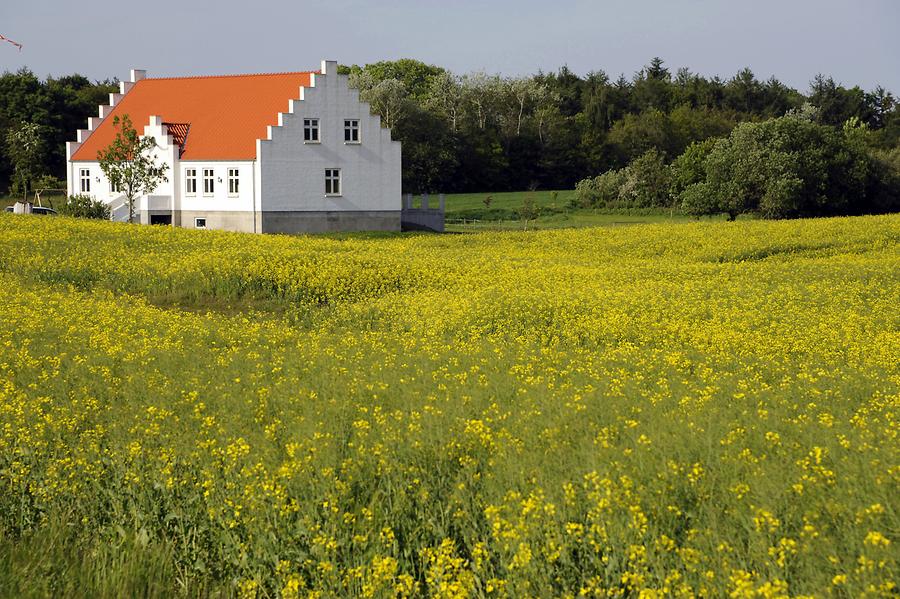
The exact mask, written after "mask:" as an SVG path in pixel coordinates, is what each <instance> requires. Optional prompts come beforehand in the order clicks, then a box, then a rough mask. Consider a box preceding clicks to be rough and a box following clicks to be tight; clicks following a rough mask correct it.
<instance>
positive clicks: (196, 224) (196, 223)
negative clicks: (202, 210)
mask: <svg viewBox="0 0 900 599" xmlns="http://www.w3.org/2000/svg"><path fill="white" fill-rule="evenodd" d="M201 220H202V221H203V224H202V225H201V224H200V221H201ZM194 228H195V229H205V228H206V217H205V216H197V217H194Z"/></svg>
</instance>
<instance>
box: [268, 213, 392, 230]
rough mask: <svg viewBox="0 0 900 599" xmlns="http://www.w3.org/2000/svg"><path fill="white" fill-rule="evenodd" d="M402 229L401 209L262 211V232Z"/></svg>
mask: <svg viewBox="0 0 900 599" xmlns="http://www.w3.org/2000/svg"><path fill="white" fill-rule="evenodd" d="M399 230H400V211H399V210H353V211H351V210H341V211H321V212H318V211H316V212H314V211H302V212H301V211H294V212H269V211H264V212H262V232H263V233H328V232H333V231H399Z"/></svg>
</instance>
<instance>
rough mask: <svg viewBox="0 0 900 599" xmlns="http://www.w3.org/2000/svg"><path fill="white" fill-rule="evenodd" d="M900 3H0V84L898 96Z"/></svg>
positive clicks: (516, 0) (703, 0) (833, 0)
mask: <svg viewBox="0 0 900 599" xmlns="http://www.w3.org/2000/svg"><path fill="white" fill-rule="evenodd" d="M898 31H900V0H630V1H626V0H594V1H588V0H555V1H547V0H544V1H537V0H495V1H491V2H488V1H481V2H478V1H475V0H443V1H440V0H417V1H414V0H380V1H367V2H364V1H361V0H327V1H326V0H291V1H289V2H276V1H274V0H244V1H240V2H239V1H236V0H151V1H143V2H136V1H132V0H120V1H118V2H116V1H114V0H102V1H101V0H0V34H2V35H4V36H6V37H8V38H11V39H13V40H15V41H17V42H20V43H21V44H23V46H24V48H23V49H22V51H21V52H20V51H17V49H16V48H15V47H14V46H12V45H11V44H0V71H4V70H10V71H14V70H17V69H19V68H21V67H28V68H29V69H31V70H32V71H34V72H35V73H36V74H37V75H39V76H42V77H43V76H47V75H53V76H60V75H67V74H72V73H80V74H82V75H85V76H87V77H89V78H91V79H105V78H112V77H118V78H120V79H127V78H128V73H129V70H130V69H131V68H144V69H147V70H148V75H149V76H151V77H153V76H177V75H215V74H228V73H258V72H279V71H305V70H314V69H317V68H318V67H319V64H320V61H321V60H322V59H325V58H327V59H330V60H337V61H338V62H340V63H341V64H365V63H370V62H376V61H379V60H392V59H397V58H416V59H419V60H422V61H424V62H427V63H431V64H436V65H440V66H443V67H445V68H448V69H450V70H451V71H454V72H456V73H465V72H470V71H476V70H485V71H487V72H490V73H501V74H503V75H526V74H532V73H536V72H538V71H544V72H547V71H555V70H557V69H558V68H559V67H560V66H562V65H567V66H568V67H569V68H570V69H572V70H573V71H575V72H576V73H578V74H580V75H584V74H586V73H587V72H589V71H595V70H603V71H605V72H606V73H607V74H609V75H610V76H611V77H613V78H615V77H617V76H618V75H619V74H622V73H624V74H625V75H626V76H628V77H630V76H631V75H633V74H634V72H636V71H637V70H639V69H640V68H641V67H642V66H643V65H645V64H647V63H648V62H649V61H650V59H651V58H653V57H654V56H659V57H661V58H663V59H664V60H665V61H666V64H667V65H668V66H669V68H670V69H671V70H672V72H673V73H674V72H675V70H676V69H678V68H679V67H683V66H685V67H688V68H690V69H691V70H692V71H694V72H697V73H700V74H703V75H706V76H712V75H720V76H722V77H724V78H728V77H731V76H732V75H734V74H735V73H736V72H737V71H738V70H740V69H742V68H744V67H749V68H751V69H752V70H753V72H754V73H756V75H757V77H758V78H760V79H768V78H769V77H771V76H773V75H774V76H775V77H777V78H779V79H780V80H781V81H782V82H784V83H786V84H788V85H791V86H792V87H795V88H797V89H799V90H800V91H804V92H805V91H807V90H808V88H809V82H810V80H811V79H812V78H813V77H814V76H815V75H816V74H817V73H824V74H826V75H830V76H832V77H834V79H835V80H836V81H838V82H839V83H842V84H844V85H846V86H848V87H852V86H854V85H859V86H861V87H863V88H865V89H873V88H874V87H875V86H876V85H881V86H884V87H885V88H887V89H888V90H890V91H893V92H894V93H895V95H900V34H898Z"/></svg>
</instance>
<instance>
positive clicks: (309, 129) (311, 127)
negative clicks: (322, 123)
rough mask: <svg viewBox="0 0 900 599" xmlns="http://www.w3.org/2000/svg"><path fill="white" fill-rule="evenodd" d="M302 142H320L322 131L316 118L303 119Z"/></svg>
mask: <svg viewBox="0 0 900 599" xmlns="http://www.w3.org/2000/svg"><path fill="white" fill-rule="evenodd" d="M303 143H305V144H317V143H322V131H321V128H320V127H319V119H318V118H312V117H311V118H306V119H303Z"/></svg>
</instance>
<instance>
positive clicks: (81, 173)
mask: <svg viewBox="0 0 900 599" xmlns="http://www.w3.org/2000/svg"><path fill="white" fill-rule="evenodd" d="M78 189H80V190H81V193H91V169H89V168H80V169H78Z"/></svg>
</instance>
